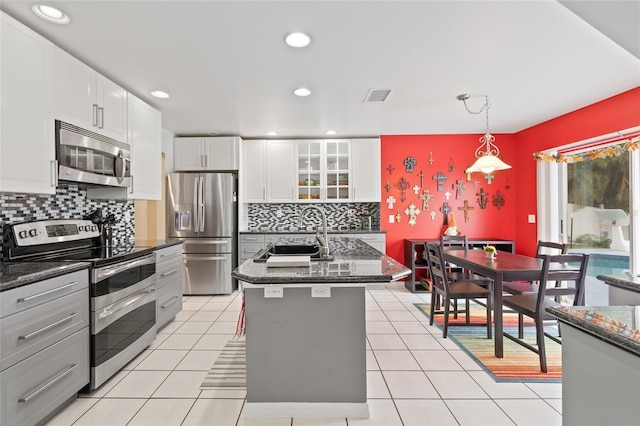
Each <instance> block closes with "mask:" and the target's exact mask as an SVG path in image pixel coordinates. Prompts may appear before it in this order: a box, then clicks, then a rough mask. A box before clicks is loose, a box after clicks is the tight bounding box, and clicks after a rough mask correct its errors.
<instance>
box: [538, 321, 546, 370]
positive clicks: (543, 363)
mask: <svg viewBox="0 0 640 426" xmlns="http://www.w3.org/2000/svg"><path fill="white" fill-rule="evenodd" d="M536 339H537V340H538V355H540V371H542V372H543V373H546V372H547V353H546V351H545V348H544V323H543V321H541V320H536Z"/></svg>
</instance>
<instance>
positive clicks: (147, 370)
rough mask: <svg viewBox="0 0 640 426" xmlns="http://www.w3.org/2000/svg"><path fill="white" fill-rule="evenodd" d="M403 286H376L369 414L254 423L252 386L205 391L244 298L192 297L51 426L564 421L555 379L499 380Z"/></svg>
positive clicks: (370, 304) (371, 305) (371, 304)
mask: <svg viewBox="0 0 640 426" xmlns="http://www.w3.org/2000/svg"><path fill="white" fill-rule="evenodd" d="M428 297H429V296H428V295H419V294H411V293H409V292H408V291H407V290H405V288H404V287H403V286H402V283H397V284H391V285H388V286H387V287H386V289H384V290H369V291H368V292H367V340H368V345H367V370H368V373H367V384H368V398H369V410H370V413H371V418H369V419H366V420H365V419H298V418H294V419H270V420H266V419H265V420H245V419H244V414H243V406H244V398H245V396H246V395H245V394H246V392H244V391H238V390H226V391H221V390H208V391H201V390H200V384H201V383H202V380H203V379H204V377H205V375H206V374H207V372H208V371H209V368H210V367H211V366H212V365H213V363H214V362H215V360H216V358H217V356H218V354H219V353H220V350H221V349H222V348H223V347H224V345H225V343H226V342H227V341H228V340H229V339H230V338H231V337H232V336H233V334H234V332H235V327H236V319H237V316H238V312H239V311H240V304H241V295H240V294H239V293H236V294H233V295H230V296H215V297H209V296H206V297H204V296H197V297H196V296H192V297H185V299H184V309H183V311H182V312H180V314H178V316H177V317H176V319H175V321H173V322H172V323H170V324H169V325H167V326H166V327H165V328H164V329H163V330H161V331H160V333H159V335H158V337H157V339H156V341H155V342H154V344H153V345H152V346H151V347H149V348H148V349H147V350H146V351H144V352H143V353H142V354H140V355H139V356H138V357H137V358H136V359H135V360H133V361H132V362H131V363H130V364H129V365H127V366H126V367H125V369H124V370H122V371H121V372H120V373H118V374H117V375H115V376H114V377H113V378H112V379H111V380H110V381H109V382H107V383H106V384H104V385H103V386H102V387H101V388H100V389H98V390H97V391H95V392H93V393H91V394H85V395H81V396H80V398H78V399H77V400H76V402H74V403H73V404H72V405H70V406H69V407H67V408H66V409H65V410H64V411H63V412H61V413H60V414H59V415H58V416H56V417H55V418H54V419H52V421H51V422H50V423H49V425H64V426H68V425H74V426H76V425H105V426H107V425H108V426H118V425H128V426H132V425H149V426H172V425H209V426H227V425H229V426H232V425H288V426H301V425H323V426H328V425H384V426H391V425H407V426H408V425H420V426H422V425H425V426H426V425H457V424H460V425H502V424H509V425H513V424H517V425H536V426H540V425H560V424H561V423H562V416H561V409H562V401H561V397H562V388H561V385H560V384H555V383H535V384H531V383H528V384H526V383H496V382H495V381H494V380H493V379H492V378H491V377H490V376H489V375H487V374H486V373H485V372H484V371H483V370H482V369H481V368H480V367H478V365H477V364H476V363H475V362H473V361H472V360H471V359H470V358H469V356H468V355H466V354H465V353H464V352H463V351H461V350H460V348H458V346H456V345H455V344H454V343H453V342H451V341H450V340H448V339H443V338H442V333H441V331H440V330H439V329H438V328H436V327H430V326H429V323H428V320H427V318H426V317H425V316H424V315H423V314H422V313H421V312H420V311H419V310H418V309H417V308H415V306H413V303H416V302H423V301H428Z"/></svg>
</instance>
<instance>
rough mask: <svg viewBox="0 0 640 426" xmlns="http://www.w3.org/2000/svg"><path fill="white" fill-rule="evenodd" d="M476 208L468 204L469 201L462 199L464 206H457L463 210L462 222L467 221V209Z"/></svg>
mask: <svg viewBox="0 0 640 426" xmlns="http://www.w3.org/2000/svg"><path fill="white" fill-rule="evenodd" d="M475 209H476V208H475V207H473V206H470V205H469V201H467V200H464V206H463V207H458V210H463V211H464V222H465V223H467V222H468V221H469V210H475Z"/></svg>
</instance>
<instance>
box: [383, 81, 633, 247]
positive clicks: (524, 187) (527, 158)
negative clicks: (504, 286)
mask: <svg viewBox="0 0 640 426" xmlns="http://www.w3.org/2000/svg"><path fill="white" fill-rule="evenodd" d="M638 125H640V87H637V88H635V89H632V90H629V91H627V92H623V93H621V94H619V95H616V96H613V97H611V98H608V99H605V100H603V101H600V102H597V103H595V104H592V105H589V106H586V107H584V108H581V109H578V110H576V111H572V112H570V113H568V114H565V115H561V116H559V117H557V118H554V119H552V120H549V121H546V122H544V123H540V124H538V125H536V126H533V127H530V128H528V129H525V130H522V131H520V132H518V133H516V134H514V140H515V158H516V161H515V165H514V164H512V165H513V166H514V168H513V169H514V172H515V180H517V181H518V193H517V196H516V197H515V200H514V201H515V206H516V210H515V228H516V250H517V251H518V252H519V253H522V254H527V255H533V254H535V251H536V245H537V242H538V237H537V228H536V225H535V224H529V223H527V215H528V214H536V217H537V209H536V190H537V188H536V164H535V160H534V159H533V153H534V152H535V151H541V150H545V149H549V148H553V147H557V146H561V145H566V144H568V143H572V142H578V141H581V140H584V139H589V138H593V137H596V136H600V135H604V134H607V133H612V132H615V131H617V130H623V129H628V128H630V127H634V126H638ZM500 148H502V145H500ZM383 166H384V162H383ZM383 173H384V172H383Z"/></svg>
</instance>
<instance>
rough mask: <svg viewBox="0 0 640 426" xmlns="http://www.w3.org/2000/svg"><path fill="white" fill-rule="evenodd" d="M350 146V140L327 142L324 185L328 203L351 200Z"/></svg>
mask: <svg viewBox="0 0 640 426" xmlns="http://www.w3.org/2000/svg"><path fill="white" fill-rule="evenodd" d="M350 146H351V144H350V141H348V140H326V141H325V159H324V161H325V162H324V183H325V188H326V192H325V198H326V200H327V201H332V200H348V199H349V198H350V197H349V196H350V194H351V191H350V189H351V182H350V179H349V172H350V164H349V154H350V153H349V147H350Z"/></svg>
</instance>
